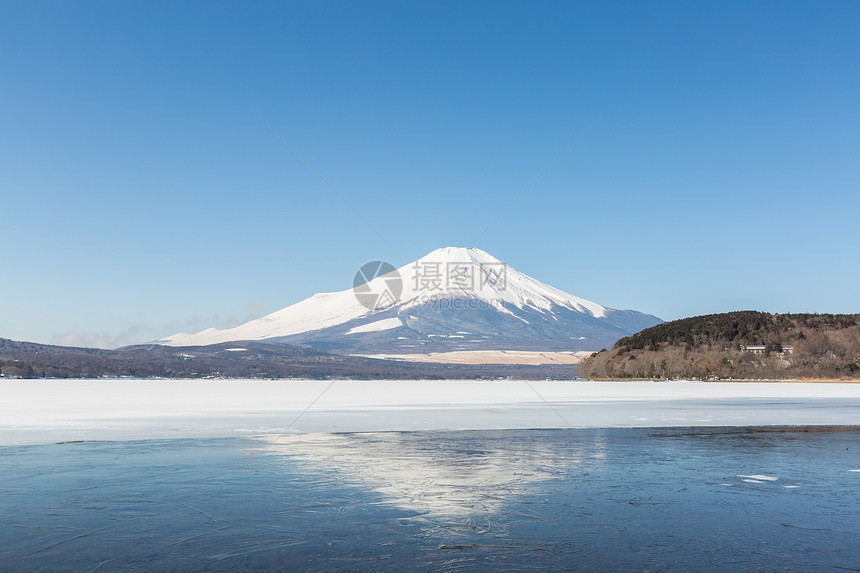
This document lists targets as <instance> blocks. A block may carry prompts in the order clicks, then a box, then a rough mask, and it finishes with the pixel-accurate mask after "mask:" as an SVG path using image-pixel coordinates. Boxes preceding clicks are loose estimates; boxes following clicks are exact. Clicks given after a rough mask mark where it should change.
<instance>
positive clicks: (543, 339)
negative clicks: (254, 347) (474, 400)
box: [159, 247, 660, 350]
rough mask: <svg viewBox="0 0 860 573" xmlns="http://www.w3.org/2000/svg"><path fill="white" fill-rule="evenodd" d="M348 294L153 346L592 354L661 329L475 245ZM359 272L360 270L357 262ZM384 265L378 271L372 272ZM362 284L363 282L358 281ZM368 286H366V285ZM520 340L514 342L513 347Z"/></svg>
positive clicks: (431, 256) (379, 277) (391, 272)
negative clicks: (247, 344) (361, 346)
mask: <svg viewBox="0 0 860 573" xmlns="http://www.w3.org/2000/svg"><path fill="white" fill-rule="evenodd" d="M368 265H370V266H371V267H372V268H373V269H374V270H373V272H372V273H371V274H370V276H366V274H365V272H364V267H362V269H360V270H359V272H358V273H356V277H361V278H364V279H365V280H366V282H363V283H355V286H354V288H353V289H350V290H344V291H339V292H331V293H322V294H317V295H314V296H312V297H310V298H308V299H305V300H303V301H301V302H298V303H296V304H294V305H292V306H288V307H286V308H283V309H281V310H279V311H276V312H273V313H272V314H269V315H267V316H264V317H261V318H258V319H255V320H252V321H250V322H247V323H245V324H242V325H239V326H237V327H235V328H230V329H226V330H217V329H208V330H205V331H203V332H199V333H197V334H184V333H179V334H175V335H173V336H170V337H168V338H165V339H162V340H161V341H159V342H160V343H162V344H169V345H174V346H193V345H198V344H201V345H202V344H213V343H216V342H227V341H237V340H274V341H280V342H288V343H305V342H310V341H315V342H319V343H322V344H330V345H333V346H332V348H334V347H337V348H347V347H350V345H351V346H355V342H356V341H359V340H360V339H364V338H367V339H368V340H371V339H372V340H377V339H379V337H380V336H383V335H382V334H380V333H383V332H384V333H386V334H385V335H384V336H387V337H390V340H389V339H387V338H386V343H385V344H386V345H387V346H388V347H390V348H394V347H402V348H404V349H405V348H411V349H415V348H418V347H420V346H422V345H424V344H425V343H433V344H437V345H438V344H441V343H440V342H439V341H441V340H445V341H448V339H449V338H450V339H452V340H450V341H449V343H451V344H453V343H456V344H460V345H464V347H467V348H481V347H483V346H486V345H487V344H502V342H500V341H505V340H507V341H508V342H506V343H505V344H509V345H510V344H513V346H511V348H516V347H517V345H521V344H525V345H535V346H536V347H540V348H546V345H547V344H548V343H549V341H550V340H554V341H555V342H554V344H556V345H557V346H559V347H564V348H569V347H573V346H574V345H577V346H578V347H582V348H586V347H587V349H589V350H590V349H592V347H595V348H600V347H601V346H606V344H607V343H611V342H614V341H615V340H617V339H618V338H620V337H621V336H624V335H627V334H632V333H633V332H635V331H636V330H640V329H641V328H639V326H640V323H642V325H643V326H642V327H644V326H652V325H654V324H657V323H659V322H660V320H659V319H658V318H656V317H652V316H650V315H643V314H642V313H636V312H634V311H616V310H613V309H610V308H607V307H604V306H601V305H600V304H597V303H596V302H592V301H589V300H585V299H582V298H579V297H576V296H574V295H572V294H569V293H567V292H564V291H562V290H560V289H557V288H555V287H552V286H550V285H547V284H545V283H542V282H540V281H538V280H536V279H534V278H532V277H530V276H528V275H525V274H524V273H521V272H519V271H517V270H516V269H514V268H513V267H510V266H508V265H507V263H504V262H502V261H500V260H499V259H497V258H495V257H494V256H492V255H490V254H489V253H487V252H485V251H482V250H481V249H476V248H474V247H443V248H441V249H436V250H435V251H432V252H430V253H428V254H426V255H425V256H423V257H421V258H420V259H418V260H417V261H414V262H412V263H409V264H407V265H404V266H402V267H400V268H399V269H396V270H395V269H393V268H392V267H391V265H388V267H384V266H382V263H379V262H378V261H376V262H374V263H368ZM365 266H367V265H365ZM383 268H387V269H388V271H387V272H385V273H384V274H379V271H380V269H383ZM365 277H366V278H365ZM367 279H369V280H367ZM517 341H519V342H517Z"/></svg>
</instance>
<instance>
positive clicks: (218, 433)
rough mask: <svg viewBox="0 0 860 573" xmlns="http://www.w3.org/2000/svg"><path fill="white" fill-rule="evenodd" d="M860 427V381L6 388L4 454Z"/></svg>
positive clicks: (0, 419) (59, 383) (46, 383)
mask: <svg viewBox="0 0 860 573" xmlns="http://www.w3.org/2000/svg"><path fill="white" fill-rule="evenodd" d="M858 423H860V384H803V383H718V382H521V381H496V382H475V381H441V382H437V381H432V382H431V381H343V380H339V381H308V380H305V381H295V380H293V381H261V380H69V381H64V380H3V381H0V445H30V444H47V443H56V442H61V441H74V440H138V439H160V438H194V437H234V436H254V435H258V434H279V433H283V434H293V433H314V432H372V431H423V430H467V429H473V430H487V429H549V428H571V427H572V428H596V427H619V428H623V427H671V426H754V425H851V424H858Z"/></svg>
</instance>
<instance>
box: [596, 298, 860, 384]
mask: <svg viewBox="0 0 860 573" xmlns="http://www.w3.org/2000/svg"><path fill="white" fill-rule="evenodd" d="M749 346H763V347H764V348H763V349H761V348H758V349H754V350H750V349H748V348H746V347H749ZM858 365H860V314H768V313H764V312H756V311H739V312H728V313H723V314H709V315H705V316H695V317H692V318H684V319H681V320H675V321H672V322H665V323H663V324H660V325H657V326H653V327H651V328H647V329H645V330H643V331H641V332H638V333H636V334H634V335H632V336H628V337H625V338H622V339H620V340H619V341H618V342H616V343H615V346H613V348H612V349H611V350H608V351H601V352H599V353H595V354H593V355H592V356H591V358H588V359H587V360H586V361H585V362H584V363H583V364H582V365H581V367H580V372H581V373H582V374H584V375H586V376H589V377H590V378H698V379H721V378H727V379H728V378H774V379H782V378H854V377H856V378H860V366H858Z"/></svg>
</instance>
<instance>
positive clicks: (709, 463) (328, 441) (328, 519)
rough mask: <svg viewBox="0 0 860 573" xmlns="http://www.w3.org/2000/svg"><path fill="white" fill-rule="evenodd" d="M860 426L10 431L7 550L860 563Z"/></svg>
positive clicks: (224, 560)
mask: <svg viewBox="0 0 860 573" xmlns="http://www.w3.org/2000/svg"><path fill="white" fill-rule="evenodd" d="M857 469H860V430H858V429H857V428H850V427H840V428H814V429H813V428H806V429H802V428H801V429H798V428H784V429H780V428H759V429H751V428H673V429H614V430H602V429H581V430H505V431H460V432H406V433H402V432H383V433H365V434H361V433H359V434H312V435H293V436H263V437H257V438H229V439H190V440H152V441H135V442H84V443H66V444H56V445H46V446H26V447H5V448H0V491H2V493H3V496H2V498H0V569H2V570H18V569H28V570H45V571H124V570H183V571H185V570H191V571H232V570H237V569H249V570H255V571H279V570H297V569H298V570H301V569H313V570H322V571H352V570H368V571H369V570H384V571H402V570H405V569H412V570H419V571H420V570H425V571H431V570H432V571H438V570H442V571H460V570H489V569H492V570H496V571H498V570H502V571H506V570H510V571H515V570H524V569H525V570H529V569H546V568H552V569H590V570H640V571H646V570H647V571H658V570H666V571H685V570H700V571H702V570H704V571H707V570H714V571H716V570H721V571H724V570H767V571H772V570H844V569H855V570H856V569H858V568H860V542H858V540H857V535H856V533H857V532H858V531H860V511H858V510H860V472H858V471H851V470H857Z"/></svg>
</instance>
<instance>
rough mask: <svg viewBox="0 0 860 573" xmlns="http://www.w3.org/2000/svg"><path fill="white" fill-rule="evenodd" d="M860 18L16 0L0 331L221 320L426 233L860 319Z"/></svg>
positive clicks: (622, 7) (78, 330) (664, 291)
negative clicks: (287, 143)
mask: <svg viewBox="0 0 860 573" xmlns="http://www.w3.org/2000/svg"><path fill="white" fill-rule="evenodd" d="M858 25H860V2H856V1H846V2H790V1H782V0H781V1H778V2H749V1H743V2H736V3H733V2H724V1H720V2H710V3H704V2H688V1H683V2H638V1H636V2H620V3H612V2H587V3H586V2H583V3H575V2H559V3H554V2H507V1H490V2H477V1H468V2H463V1H458V2H390V3H388V2H369V1H362V2H328V1H317V0H314V1H307V2H281V1H277V2H256V3H245V2H211V1H206V2H199V3H191V2H180V3H174V2H154V1H149V0H148V1H146V2H131V1H123V2H113V1H107V0H106V1H102V2H67V1H58V2H47V1H36V2H23V1H21V2H4V3H2V5H0V198H2V202H0V209H2V222H0V244H2V261H3V269H4V272H3V273H2V278H0V337H5V338H13V339H18V340H32V341H37V342H54V343H66V344H86V345H101V346H112V345H119V344H127V343H131V342H140V341H146V340H153V339H156V338H159V337H162V336H165V335H168V334H171V333H173V332H176V331H197V330H202V329H203V328H207V327H210V326H216V327H225V326H233V325H235V324H238V323H239V322H242V321H244V320H247V319H250V318H253V317H256V316H260V315H261V314H263V313H267V312H272V311H274V310H277V309H279V308H282V307H284V306H287V305H289V304H292V303H295V302H298V301H299V300H301V299H303V298H306V297H307V296H310V295H312V294H314V293H315V292H319V291H333V290H342V289H345V288H349V287H350V286H351V284H352V277H353V273H354V272H355V270H356V269H357V268H358V267H359V266H360V265H361V264H362V263H364V262H366V261H369V260H374V259H384V260H388V261H391V262H392V263H393V264H395V265H396V266H400V265H403V264H406V263H408V262H410V261H412V260H415V259H417V258H419V257H421V256H423V255H424V254H426V253H428V252H429V251H431V250H433V249H435V248H438V247H442V246H477V247H479V248H481V249H483V250H485V251H487V252H489V253H491V254H493V255H495V256H496V257H498V258H499V259H502V260H503V261H506V262H507V263H509V264H510V265H512V266H514V267H516V268H517V269H519V270H521V271H523V272H525V273H527V274H529V275H531V276H533V277H535V278H537V279H539V280H542V281H544V282H547V283H549V284H551V285H553V286H556V287H558V288H561V289H563V290H566V291H568V292H571V293H573V294H575V295H577V296H580V297H584V298H587V299H591V300H594V301H596V302H598V303H600V304H603V305H605V306H610V307H614V308H632V309H635V310H640V311H643V312H648V313H652V314H656V315H657V316H660V317H661V318H664V319H666V320H671V319H676V318H681V317H684V316H691V315H697V314H706V313H712V312H723V311H729V310H739V309H759V310H764V311H769V312H842V313H855V312H860V287H858V285H860V263H858V259H860V65H858V64H860V28H858ZM257 114H260V115H262V116H263V117H264V118H265V119H266V120H267V121H269V122H270V123H271V124H272V125H273V126H274V127H275V128H276V129H277V130H278V131H279V132H280V133H281V134H282V135H283V136H284V138H285V139H286V140H287V141H289V142H290V144H292V145H293V146H295V147H296V148H297V149H298V150H299V151H300V152H301V153H302V154H303V155H304V157H305V158H306V159H307V160H308V161H309V162H310V164H311V165H313V166H314V168H316V169H317V170H318V171H319V172H320V173H321V174H322V175H323V176H324V177H325V178H326V179H327V180H328V181H329V182H330V183H331V184H332V186H334V188H335V189H337V191H338V192H339V193H340V194H341V195H342V196H343V197H344V198H345V199H346V200H347V201H349V203H350V204H352V206H353V207H354V208H355V209H356V210H357V211H358V212H359V213H361V215H362V216H363V217H364V218H365V219H366V220H367V221H368V222H369V223H370V225H372V227H373V228H374V229H375V230H376V231H377V232H378V233H379V234H381V235H382V236H383V237H384V238H385V240H386V241H388V243H390V244H391V247H390V246H389V245H387V244H386V243H385V242H384V241H383V240H382V239H380V238H379V236H377V234H376V233H375V232H374V231H373V230H371V229H370V228H369V227H368V226H367V225H365V223H364V222H362V220H361V219H360V218H359V217H358V216H356V214H355V213H354V212H353V211H352V210H350V208H349V207H347V206H346V205H345V204H344V203H343V202H342V201H341V200H340V199H339V198H338V196H337V195H336V194H335V193H334V192H333V191H332V190H331V189H329V188H328V187H327V186H326V185H325V184H324V183H323V182H322V181H321V180H320V179H319V178H318V177H317V176H316V175H315V174H314V173H313V171H312V170H311V169H310V168H308V166H307V165H305V164H304V163H302V161H301V160H300V159H299V158H298V157H297V156H296V155H295V154H293V152H292V151H291V150H290V149H289V147H288V146H287V145H286V144H285V143H284V142H283V141H281V140H280V139H278V137H277V136H276V135H275V134H274V133H273V132H272V131H271V130H270V129H269V127H268V126H267V125H266V124H265V123H264V122H263V120H261V119H260V117H259V116H258V115H257ZM598 118H599V119H598ZM596 119H597V122H596V123H594V122H595V120H596ZM592 124H593V127H591V129H589V130H588V131H587V133H585V134H584V135H583V136H582V138H581V139H580V140H579V141H578V142H577V143H576V144H575V145H574V146H573V147H571V148H570V150H569V151H568V152H567V154H565V155H564V156H563V157H562V158H561V159H559V161H558V162H557V163H555V164H554V166H553V167H552V168H551V169H550V170H549V171H547V172H546V174H545V176H544V177H543V178H541V179H540V180H539V181H538V182H537V183H535V184H534V185H533V186H532V187H531V188H530V189H529V190H528V191H527V192H526V193H525V194H523V196H522V198H521V199H520V200H519V201H518V202H517V203H516V204H515V205H514V207H512V208H511V209H510V210H509V211H507V212H506V213H505V214H504V215H503V216H502V217H501V218H500V219H499V220H498V221H497V222H496V223H495V224H494V225H493V226H492V227H491V228H490V229H489V230H487V232H486V233H484V234H483V235H482V236H481V237H480V239H478V240H477V242H476V237H477V236H478V235H479V234H480V233H481V231H482V230H483V229H485V228H486V227H487V225H488V224H490V222H491V221H492V220H493V219H494V218H495V217H496V216H497V215H498V214H499V213H500V212H502V210H503V209H504V208H505V207H506V206H507V205H508V204H509V203H510V202H511V201H512V200H513V199H514V198H515V197H516V196H517V195H518V194H520V193H521V192H522V191H523V190H524V189H525V188H526V187H527V186H528V185H529V183H530V182H532V180H534V179H535V177H537V176H538V175H539V174H540V173H541V172H542V171H543V170H544V169H545V168H546V167H547V166H548V165H549V164H550V163H551V162H552V161H553V159H555V158H556V157H557V156H558V155H559V154H560V153H561V152H562V151H563V150H564V149H565V148H566V147H567V146H568V145H569V144H570V143H571V142H572V141H573V140H575V139H576V138H577V137H578V136H579V135H580V134H582V133H583V131H584V130H586V129H587V128H588V127H589V125H592Z"/></svg>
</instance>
